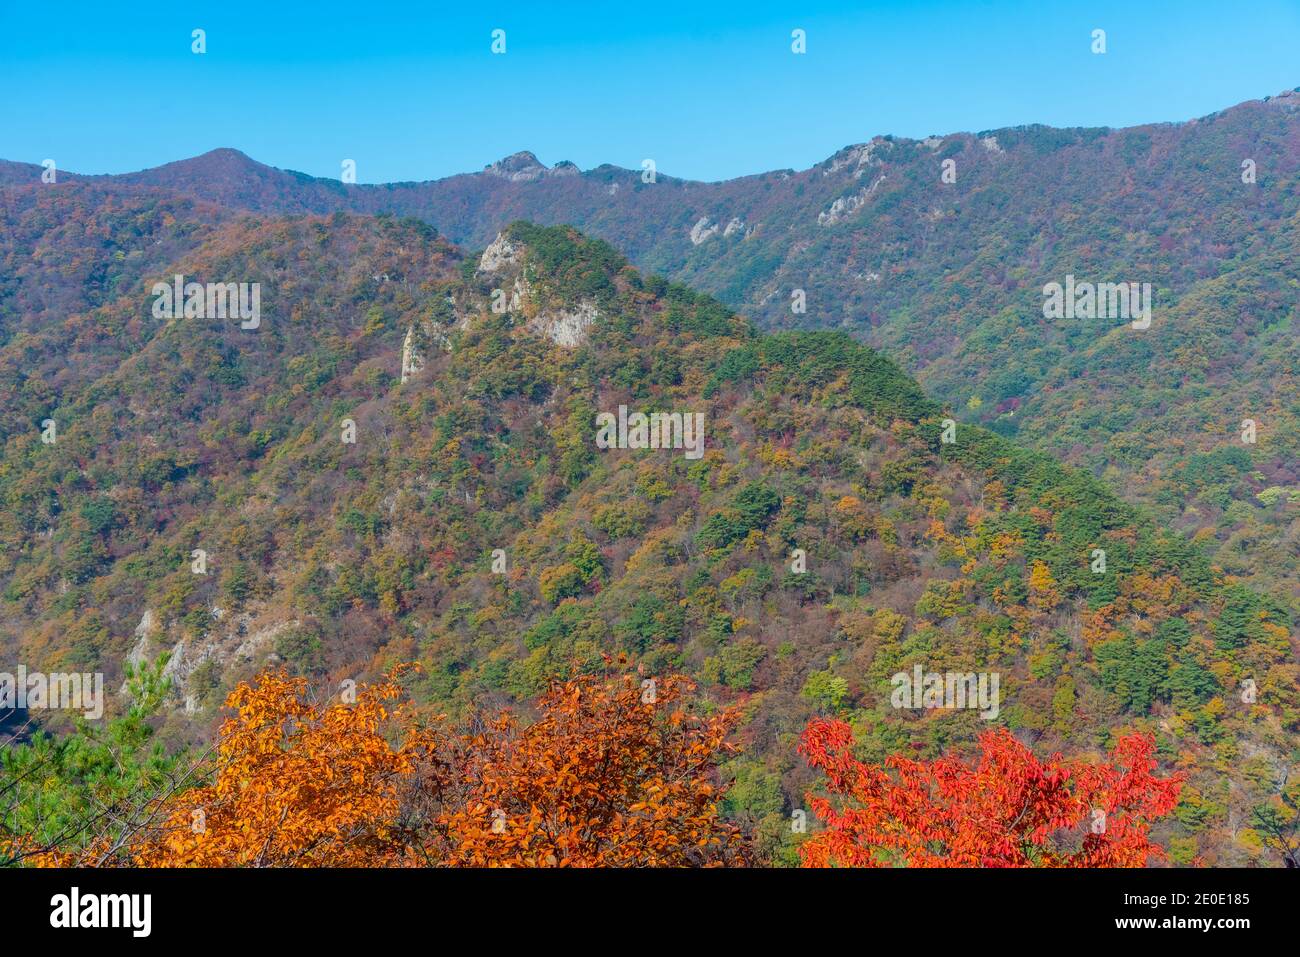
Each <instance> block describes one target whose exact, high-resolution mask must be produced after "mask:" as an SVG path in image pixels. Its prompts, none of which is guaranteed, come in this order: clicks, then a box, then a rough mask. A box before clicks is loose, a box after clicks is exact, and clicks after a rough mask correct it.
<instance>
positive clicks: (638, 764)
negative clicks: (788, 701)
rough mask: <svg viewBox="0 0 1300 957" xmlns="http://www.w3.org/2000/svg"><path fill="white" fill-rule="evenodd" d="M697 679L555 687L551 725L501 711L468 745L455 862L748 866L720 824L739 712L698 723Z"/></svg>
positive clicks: (547, 703) (455, 818)
mask: <svg viewBox="0 0 1300 957" xmlns="http://www.w3.org/2000/svg"><path fill="white" fill-rule="evenodd" d="M693 690H694V685H693V684H691V683H690V682H689V681H688V680H687V679H685V678H682V677H678V676H671V677H667V678H663V679H660V680H659V681H658V682H657V683H651V684H646V683H644V682H638V681H637V680H635V679H633V678H632V677H630V676H624V677H622V678H619V679H614V680H606V679H601V678H596V677H583V678H578V679H575V680H573V681H570V682H568V683H566V684H563V685H558V686H556V687H553V688H552V689H551V690H550V691H549V692H548V693H547V694H546V695H545V696H544V697H543V698H542V700H541V702H540V708H541V712H542V714H541V717H540V719H539V720H538V721H536V722H535V723H533V724H531V725H529V726H527V727H522V726H520V724H519V722H518V720H517V719H516V718H515V717H514V716H513V715H510V714H502V715H501V716H500V717H499V718H498V719H497V720H496V721H495V722H494V723H492V724H491V725H489V727H488V728H487V730H486V731H485V732H484V733H482V734H479V735H474V736H472V737H466V738H464V739H462V741H461V749H462V752H463V762H458V763H459V764H460V766H461V768H462V773H463V774H465V776H466V777H467V778H468V780H470V781H472V782H474V784H473V787H472V791H471V793H470V794H469V795H468V798H467V800H466V801H465V802H464V804H463V805H462V806H461V807H460V808H459V809H458V810H456V811H454V812H453V813H451V814H449V815H447V816H446V817H445V818H444V820H443V822H442V823H443V824H445V826H446V827H447V829H448V832H449V834H450V839H451V845H452V847H453V852H452V858H451V863H454V864H460V865H470V866H484V865H487V866H522V867H539V866H552V867H554V866H561V867H564V866H569V867H574V866H578V867H594V866H616V867H652V866H700V865H717V864H726V863H738V862H739V860H740V857H741V853H742V848H741V835H740V833H739V831H738V830H737V829H736V828H735V827H733V826H731V825H728V824H726V823H725V822H723V821H722V820H720V819H719V816H718V807H717V805H718V800H719V798H720V797H721V791H720V789H719V788H718V786H717V785H716V784H715V781H716V777H717V760H718V756H719V755H720V754H723V753H730V752H731V751H734V750H735V749H734V748H733V747H732V746H731V745H729V744H727V742H726V737H727V735H728V733H729V732H730V730H731V728H732V726H733V725H734V723H735V717H736V716H735V714H734V713H732V712H724V713H721V714H717V715H714V716H712V717H708V718H704V717H699V716H696V715H693V714H692V713H691V712H690V710H689V709H688V708H687V706H686V702H685V697H686V695H687V694H688V693H689V692H691V691H693Z"/></svg>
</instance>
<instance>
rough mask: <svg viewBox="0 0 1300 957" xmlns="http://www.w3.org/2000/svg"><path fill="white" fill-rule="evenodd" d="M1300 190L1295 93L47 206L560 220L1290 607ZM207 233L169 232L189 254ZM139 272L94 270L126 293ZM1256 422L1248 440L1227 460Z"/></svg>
mask: <svg viewBox="0 0 1300 957" xmlns="http://www.w3.org/2000/svg"><path fill="white" fill-rule="evenodd" d="M1298 169H1300V94H1297V93H1296V92H1295V91H1285V92H1284V93H1283V94H1281V95H1279V96H1275V97H1269V98H1265V99H1264V100H1260V101H1251V102H1247V103H1243V104H1240V105H1238V106H1236V107H1233V108H1231V109H1228V110H1225V111H1223V112H1221V113H1217V114H1214V115H1211V116H1207V117H1203V118H1201V119H1198V120H1194V121H1190V122H1187V123H1178V124H1172V123H1171V124H1153V125H1149V126H1143V127H1136V128H1132V129H1119V130H1112V129H1104V128H1098V129H1051V128H1047V127H1042V126H1026V127H1017V128H1013V129H1002V130H994V131H988V132H983V133H979V134H976V135H971V134H964V133H959V134H951V135H945V136H935V137H932V138H930V139H927V140H923V141H916V140H907V139H900V138H894V137H877V138H875V139H873V140H871V141H870V142H868V143H864V144H859V145H854V146H850V147H846V148H845V149H844V150H842V151H841V152H839V153H837V154H836V155H835V156H832V157H830V158H829V159H827V160H826V161H825V162H824V163H821V164H818V165H817V166H815V167H813V168H811V169H808V170H803V171H797V172H796V171H790V170H786V171H776V172H771V173H766V174H762V175H759V176H749V177H743V178H740V179H735V180H728V181H725V182H720V183H698V182H690V181H685V180H679V179H675V178H673V177H671V176H669V175H667V172H668V171H663V170H657V171H656V172H655V175H654V177H653V181H648V180H650V179H651V177H649V176H648V175H647V174H646V173H645V171H643V170H640V169H635V170H628V169H620V168H617V167H613V166H601V167H598V168H596V169H593V170H589V171H585V172H583V171H579V170H578V169H577V167H575V166H573V165H572V164H566V163H560V164H557V165H556V166H554V167H549V168H548V167H546V166H544V165H543V164H541V163H540V162H538V161H537V160H536V158H535V157H533V156H532V154H528V153H520V154H516V155H515V156H512V157H507V158H506V159H504V160H502V161H500V162H498V163H495V164H493V165H492V166H491V167H489V168H488V169H486V170H484V171H483V172H481V173H476V174H469V175H462V176H454V177H449V178H447V179H443V180H437V181H433V182H427V183H397V184H388V185H382V186H365V185H345V184H343V183H340V182H337V181H335V180H326V179H319V178H314V177H309V176H305V175H303V174H299V173H293V172H287V171H282V170H276V169H272V168H271V167H267V166H264V165H262V164H259V163H256V162H254V161H252V160H250V159H249V158H248V157H246V156H243V155H242V154H239V153H237V152H235V151H233V150H218V151H215V152H213V153H209V154H206V155H204V156H201V157H197V158H195V159H192V160H184V161H180V162H177V163H171V164H168V165H166V166H163V167H159V168H157V169H152V170H145V171H143V172H140V173H132V174H128V175H124V176H114V177H76V176H75V175H74V174H68V173H62V172H61V173H60V174H59V176H60V181H59V184H56V185H55V186H54V187H53V189H50V188H49V187H45V188H46V189H47V190H49V191H51V192H54V191H57V190H62V189H65V188H69V189H72V188H81V189H84V188H94V189H96V190H100V191H102V195H103V196H104V197H105V198H103V199H94V200H92V199H91V198H89V197H87V198H86V199H85V202H87V203H94V204H95V206H94V208H96V209H99V208H100V205H101V204H102V203H105V202H108V203H111V204H112V205H114V206H116V207H119V208H127V207H132V206H134V205H136V204H138V203H140V202H155V203H157V202H172V203H179V202H181V201H180V200H178V199H172V200H164V199H161V198H151V199H148V200H145V199H143V197H144V196H149V197H162V196H164V195H168V196H172V197H177V196H183V197H189V198H191V199H192V201H195V202H202V203H212V204H216V205H217V206H219V207H221V208H223V209H226V210H229V211H232V212H239V211H253V212H257V213H262V214H266V213H276V214H284V213H288V214H303V213H316V214H327V213H330V212H333V211H336V210H349V211H353V212H362V213H376V212H381V211H389V212H392V213H394V214H395V215H398V216H414V217H417V218H420V219H422V220H424V221H426V222H429V223H431V224H432V225H434V226H435V227H436V228H437V229H438V230H439V231H440V232H441V233H442V234H444V235H446V236H447V237H448V238H449V239H451V240H452V241H453V242H458V243H462V244H467V245H469V246H470V247H478V248H481V247H482V246H484V245H486V244H487V243H488V242H489V241H490V240H491V239H492V238H493V237H494V236H495V235H496V233H497V232H498V231H499V230H500V229H501V228H502V227H503V226H504V225H506V224H507V223H509V222H510V221H512V220H514V219H517V218H525V219H528V220H531V221H536V222H540V223H543V224H556V223H571V224H574V225H576V226H578V227H579V228H581V229H583V230H585V231H587V232H589V233H591V234H593V235H596V236H599V237H601V238H604V239H606V240H608V241H609V242H611V243H612V244H613V245H614V246H615V247H616V248H618V249H619V250H620V251H622V252H623V253H625V254H626V255H628V257H629V258H630V259H631V260H632V261H633V262H634V263H636V264H637V265H638V266H640V267H642V268H645V269H649V270H653V271H655V272H658V273H660V274H663V275H665V276H667V277H669V278H670V279H673V280H676V281H681V282H686V283H689V284H691V285H692V286H694V287H696V288H699V289H701V290H703V291H705V292H709V293H712V294H713V295H715V296H717V297H718V298H719V299H721V300H722V301H723V302H725V303H727V304H728V305H730V306H732V307H735V308H740V309H743V310H744V311H745V312H746V314H748V315H750V316H752V317H753V318H754V319H755V321H756V322H757V323H758V324H759V325H760V326H762V327H766V328H786V327H816V328H827V327H833V328H843V329H846V330H848V331H850V332H851V333H853V334H854V335H855V336H856V337H858V338H859V339H861V340H863V341H865V342H867V343H868V344H870V345H872V346H873V347H876V348H878V349H881V350H882V351H884V352H885V353H886V354H887V355H889V356H891V357H892V358H894V359H895V360H896V361H898V362H899V363H900V365H902V366H903V367H904V368H905V369H907V370H908V371H910V372H912V373H913V374H915V375H916V376H917V378H918V380H919V381H920V382H921V384H922V385H923V386H924V387H925V388H926V389H927V391H929V392H930V394H932V395H934V396H935V397H936V398H937V399H939V400H941V401H944V402H947V403H950V404H951V405H952V407H953V413H954V415H955V416H956V417H957V418H958V419H960V420H962V421H969V422H976V423H980V424H983V425H986V426H988V427H990V428H993V429H995V430H996V431H999V432H1001V433H1003V434H1007V435H1016V436H1018V437H1019V438H1020V439H1021V440H1022V441H1023V442H1024V443H1025V444H1028V445H1030V446H1032V447H1035V448H1038V449H1040V450H1044V451H1047V452H1049V453H1050V454H1052V455H1053V456H1055V457H1058V458H1061V459H1063V460H1065V461H1067V462H1069V463H1071V464H1075V465H1078V466H1080V467H1083V468H1086V469H1088V470H1089V471H1091V472H1093V473H1094V474H1096V475H1104V476H1106V477H1107V478H1108V479H1109V480H1110V481H1111V482H1112V484H1113V485H1114V486H1115V487H1116V488H1117V489H1118V490H1119V491H1120V492H1121V494H1122V495H1123V496H1124V497H1126V498H1127V499H1129V500H1130V501H1135V502H1140V503H1142V504H1144V505H1146V506H1148V507H1151V508H1153V509H1155V510H1156V513H1157V514H1158V515H1159V516H1160V518H1161V520H1162V521H1164V522H1166V523H1168V524H1170V525H1175V526H1177V527H1180V528H1185V529H1187V530H1188V531H1189V532H1192V533H1195V534H1199V535H1201V536H1202V537H1204V538H1206V539H1207V541H1209V542H1212V543H1213V547H1214V548H1215V549H1216V556H1215V557H1216V560H1218V561H1219V562H1221V563H1222V564H1223V565H1224V566H1225V568H1227V569H1229V570H1231V571H1232V573H1233V574H1236V575H1240V576H1242V577H1244V578H1246V579H1248V580H1250V581H1252V582H1253V583H1255V584H1257V585H1258V586H1259V587H1262V588H1266V589H1269V590H1271V591H1273V592H1274V593H1276V594H1280V595H1283V596H1285V597H1286V598H1287V599H1288V600H1289V601H1292V602H1295V601H1297V600H1300V448H1298V445H1300V421H1298V420H1300V409H1298V406H1297V399H1296V395H1297V388H1296V378H1295V376H1296V369H1297V367H1298V365H1300V355H1298V354H1297V351H1298V347H1297V335H1296V326H1295V322H1296V319H1295V313H1296V306H1297V292H1298V290H1300V275H1298V274H1297V272H1296V268H1297V267H1296V262H1297V261H1298V259H1300V257H1298V256H1297V252H1298V250H1297V245H1296V239H1297V216H1300V202H1298V191H1297V170H1298ZM41 172H42V170H41V167H39V166H32V165H24V164H17V163H11V164H7V165H4V166H3V167H0V183H6V184H9V186H10V188H7V189H3V190H0V196H3V198H4V202H5V203H6V204H7V206H8V208H9V210H10V211H9V213H8V215H9V216H10V217H11V218H12V217H14V216H22V217H24V218H25V223H26V225H27V227H28V228H30V227H31V216H30V210H31V207H32V206H33V205H34V204H37V203H47V204H48V203H49V202H51V201H50V200H48V199H45V200H39V199H37V198H35V197H36V194H37V193H38V192H39V190H40V189H41V188H42V184H40V183H39V176H40V173H41ZM945 173H947V174H948V175H947V176H945ZM361 175H362V177H363V178H364V162H363V163H362V169H361ZM160 191H161V192H160ZM107 197H113V198H112V199H108V198H107ZM187 201H190V200H187ZM15 207H17V208H16V209H15ZM203 210H204V211H203V214H202V215H197V216H190V217H185V216H184V215H182V214H181V213H180V212H178V213H177V214H176V215H178V217H179V218H178V221H179V222H190V223H192V224H194V225H193V227H192V228H194V229H197V230H202V229H203V228H205V227H206V226H207V225H209V224H210V223H211V222H213V216H211V215H209V213H208V212H207V207H203ZM96 215H98V213H97V214H96ZM60 241H61V240H60ZM167 242H168V243H174V242H175V239H174V238H169V239H168V240H167ZM146 253H147V250H146ZM146 261H147V260H146ZM158 261H161V260H158ZM137 262H138V264H139V265H144V261H139V260H137ZM134 265H135V264H132V263H129V262H128V263H125V264H121V265H119V264H115V263H106V264H104V268H105V270H107V271H109V272H112V273H114V274H118V275H121V276H122V277H123V278H128V277H129V276H131V275H134V274H133V273H132V272H130V270H131V268H132V267H133V266H134ZM24 268H27V269H30V268H31V267H30V266H27V267H24ZM6 275H7V274H6ZM1068 276H1073V277H1075V278H1076V279H1077V280H1078V281H1080V282H1094V283H1099V282H1136V283H1139V284H1142V283H1149V284H1150V286H1151V292H1152V300H1153V314H1152V322H1151V326H1150V328H1148V329H1145V330H1135V329H1133V328H1131V327H1130V326H1129V323H1128V321H1127V320H1126V319H1123V318H1118V319H1117V318H1115V317H1114V316H1111V317H1109V318H1077V319H1047V318H1045V317H1044V314H1043V303H1044V296H1043V287H1044V286H1045V285H1046V284H1048V283H1053V282H1056V283H1065V282H1066V281H1067V277H1068ZM45 278H46V279H49V280H53V282H52V283H50V282H43V283H42V284H41V285H40V286H39V288H40V289H41V290H47V289H48V290H49V291H48V292H41V293H39V296H40V297H42V298H43V297H46V296H53V297H56V298H67V299H69V304H73V302H72V300H73V299H74V298H75V297H77V296H81V295H83V293H82V292H81V291H80V286H79V285H78V283H77V282H76V281H74V278H81V277H74V274H68V275H64V274H63V273H61V272H53V273H51V274H50V275H49V276H47V277H45ZM6 282H7V283H11V282H12V280H6ZM4 294H5V290H4V289H0V296H3V295H4ZM29 295H30V293H29ZM3 303H4V300H3V299H2V298H0V309H4V308H5V307H4V305H3ZM42 305H44V303H42ZM796 310H801V311H796ZM3 314H4V313H3V312H0V315H3ZM28 315H29V316H30V315H31V313H28ZM1245 420H1250V421H1252V422H1254V423H1255V436H1254V441H1253V442H1245V441H1242V440H1241V439H1240V438H1235V439H1234V437H1239V436H1240V435H1241V434H1242V432H1243V425H1242V423H1243V422H1244V421H1245Z"/></svg>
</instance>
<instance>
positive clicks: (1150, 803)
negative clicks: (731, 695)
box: [799, 719, 1182, 867]
mask: <svg viewBox="0 0 1300 957" xmlns="http://www.w3.org/2000/svg"><path fill="white" fill-rule="evenodd" d="M979 743H980V751H981V756H980V759H979V761H978V763H976V764H975V765H973V766H972V765H970V764H967V763H965V762H964V761H962V760H960V759H959V758H956V757H951V756H945V757H941V758H938V759H936V760H934V761H930V762H925V761H912V760H909V759H906V758H901V757H897V756H894V757H890V758H889V759H888V760H887V761H886V762H885V766H884V767H883V768H882V767H878V766H874V765H868V764H865V763H863V762H862V761H859V760H858V759H857V758H855V757H854V756H853V732H852V731H851V730H850V728H849V726H848V725H847V724H845V723H844V722H842V721H833V720H826V719H818V720H814V721H812V722H811V723H810V724H809V725H808V727H807V728H806V729H805V730H804V734H803V737H802V740H801V741H800V744H799V750H800V752H801V753H802V754H804V755H805V756H806V758H807V760H808V763H809V764H810V765H811V766H812V767H814V768H816V769H818V770H820V771H822V772H823V773H825V775H826V788H827V790H828V791H829V792H830V794H831V795H832V796H834V797H835V798H838V800H836V801H832V800H831V799H829V798H826V797H813V796H812V795H809V802H810V806H811V807H812V809H813V812H814V813H815V814H816V815H817V817H818V818H819V819H820V820H821V821H822V822H823V823H824V824H825V829H824V830H822V831H820V832H819V833H817V834H815V835H813V836H812V837H811V838H809V839H808V840H807V841H805V842H804V843H803V845H801V846H800V848H799V853H800V857H801V859H802V863H803V865H804V866H805V867H888V866H907V867H1143V866H1145V865H1146V864H1147V862H1148V860H1149V859H1151V858H1161V857H1163V851H1162V849H1161V848H1160V847H1159V846H1157V845H1156V844H1154V843H1152V842H1151V840H1150V837H1149V835H1150V830H1151V825H1152V823H1153V822H1154V821H1155V820H1157V819H1159V818H1160V817H1162V816H1163V815H1165V814H1168V813H1169V812H1170V811H1171V810H1172V809H1173V807H1174V804H1175V803H1177V800H1178V792H1179V789H1180V788H1181V786H1182V776H1181V775H1174V776H1172V777H1167V778H1156V777H1154V776H1153V775H1152V773H1151V772H1152V770H1154V768H1155V766H1156V762H1155V760H1154V758H1153V757H1152V755H1153V753H1154V751H1155V741H1154V739H1153V738H1152V737H1150V736H1148V735H1138V734H1134V735H1129V736H1126V737H1123V738H1121V739H1120V740H1119V741H1118V742H1117V743H1116V745H1115V749H1114V751H1113V753H1112V758H1111V761H1110V763H1101V764H1091V763H1089V762H1087V761H1080V760H1075V761H1066V760H1064V759H1062V757H1061V756H1060V755H1059V754H1054V755H1052V756H1051V757H1050V758H1049V759H1048V760H1047V761H1040V760H1038V758H1036V757H1035V756H1034V753H1033V752H1032V751H1030V750H1029V749H1028V748H1027V747H1025V746H1024V745H1022V744H1021V743H1020V742H1018V741H1017V740H1016V739H1015V738H1014V737H1012V735H1011V734H1010V732H1008V731H1006V730H1002V729H999V730H995V731H989V732H986V733H985V734H983V735H981V736H980V742H979Z"/></svg>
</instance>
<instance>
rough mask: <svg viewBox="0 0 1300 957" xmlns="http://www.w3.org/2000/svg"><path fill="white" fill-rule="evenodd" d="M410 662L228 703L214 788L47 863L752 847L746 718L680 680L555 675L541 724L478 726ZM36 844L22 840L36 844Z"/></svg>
mask: <svg viewBox="0 0 1300 957" xmlns="http://www.w3.org/2000/svg"><path fill="white" fill-rule="evenodd" d="M404 670H405V669H398V670H396V671H395V672H393V673H392V674H390V675H389V676H388V677H387V678H386V679H385V680H383V681H382V682H380V683H378V684H375V685H372V686H369V687H363V688H360V689H357V690H356V692H355V697H354V699H350V700H347V701H341V700H339V698H338V696H335V697H334V699H333V700H331V701H328V702H323V703H314V702H312V701H310V700H309V699H308V697H307V687H306V683H305V681H303V680H302V679H298V678H290V677H288V676H286V675H284V674H280V673H270V674H265V675H263V676H261V677H260V678H259V679H258V680H257V681H256V682H254V683H253V684H251V685H249V684H244V685H240V686H239V687H238V688H236V689H235V691H233V692H232V693H231V695H230V697H229V699H228V700H227V705H228V706H229V707H230V708H232V709H233V710H234V712H235V713H234V715H233V716H232V717H231V718H229V719H228V720H227V721H226V722H225V723H224V724H223V726H222V728H221V731H220V737H219V741H218V743H217V746H216V749H215V754H214V756H213V757H212V758H211V759H210V762H209V764H208V765H207V766H205V767H202V768H198V769H196V772H197V773H199V774H200V775H201V776H202V777H203V778H204V779H205V780H206V781H207V783H203V784H200V785H198V786H195V787H190V788H188V789H184V790H175V791H172V792H169V793H168V794H166V795H164V796H162V797H159V798H157V799H155V800H154V801H152V802H150V803H149V805H148V806H147V807H145V808H144V809H143V812H142V815H141V817H140V820H139V821H138V822H137V823H135V824H134V825H133V826H131V827H129V828H127V829H126V830H125V833H124V834H123V833H121V832H119V833H116V834H114V836H112V837H108V836H103V837H101V838H99V839H96V840H93V841H91V842H90V844H89V845H88V846H87V847H85V848H82V849H80V850H77V851H69V850H65V849H62V848H58V847H54V848H49V849H45V850H36V849H32V848H30V847H27V848H22V850H23V851H24V855H23V856H24V857H25V858H26V859H27V860H29V861H30V862H31V863H33V864H35V865H38V866H41V865H43V866H90V865H97V864H100V865H119V866H142V867H195V866H197V867H233V866H266V867H311V866H333V867H356V866H369V867H385V866H532V867H540V866H597V865H602V866H670V865H677V866H701V865H709V864H718V863H729V862H732V861H736V860H739V859H740V857H741V855H742V853H743V850H744V849H743V847H742V844H741V835H740V833H739V831H738V830H737V829H736V828H734V827H733V826H731V825H729V824H726V823H724V822H723V821H721V820H720V818H719V815H718V810H717V802H718V801H719V799H720V798H721V790H720V788H719V787H718V786H717V782H716V779H717V760H718V757H719V756H720V755H723V754H726V753H729V752H730V751H731V750H733V748H732V747H731V746H730V745H729V744H728V743H727V742H726V737H727V734H728V733H729V731H730V730H731V728H732V726H733V724H734V719H735V716H734V714H732V713H729V712H723V713H720V714H717V715H714V716H712V717H708V718H703V717H698V716H695V715H693V714H692V713H691V711H690V709H689V708H688V706H687V704H686V695H687V694H688V693H689V692H690V691H691V690H692V688H693V686H692V685H691V684H690V683H689V682H688V681H687V680H686V679H684V678H679V677H675V676H668V677H665V678H661V679H659V680H658V681H657V682H651V683H648V684H645V685H643V684H642V683H641V682H640V681H638V680H637V679H634V678H633V677H631V676H623V677H617V678H604V677H595V676H584V677H579V678H575V679H573V680H571V681H568V682H566V683H563V684H557V685H555V686H553V687H552V688H551V689H550V691H549V692H548V693H546V694H545V695H544V696H543V697H542V698H541V699H540V701H539V704H538V709H539V712H540V714H539V717H538V718H537V720H535V721H533V722H531V723H526V722H524V721H522V720H521V719H520V718H518V717H517V716H515V715H512V714H509V713H503V714H500V715H498V716H496V717H494V718H491V719H490V720H488V721H487V722H486V723H485V725H484V726H483V730H481V731H478V732H476V733H460V734H452V733H446V732H443V731H441V730H440V729H438V728H436V727H435V726H433V725H430V724H428V723H425V722H422V721H421V720H420V719H419V718H418V717H417V716H416V715H415V713H414V712H413V711H412V710H411V709H409V707H404V706H403V704H402V703H401V700H400V699H401V698H402V689H401V687H400V684H399V679H400V677H401V675H402V673H403V671H404ZM19 843H21V842H19Z"/></svg>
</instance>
